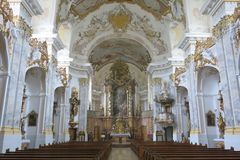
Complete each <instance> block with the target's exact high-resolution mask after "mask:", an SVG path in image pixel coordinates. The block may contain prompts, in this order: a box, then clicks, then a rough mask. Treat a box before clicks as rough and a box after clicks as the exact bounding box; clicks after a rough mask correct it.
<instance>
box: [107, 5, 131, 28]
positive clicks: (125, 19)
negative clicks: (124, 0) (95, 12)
mask: <svg viewBox="0 0 240 160" xmlns="http://www.w3.org/2000/svg"><path fill="white" fill-rule="evenodd" d="M131 20H132V15H131V13H130V12H129V11H128V10H127V9H126V7H125V6H124V5H121V6H120V7H119V10H117V11H115V12H114V13H113V14H111V15H109V22H110V23H111V24H112V27H113V29H114V31H116V32H125V31H126V30H127V27H128V25H129V24H130V23H131Z"/></svg>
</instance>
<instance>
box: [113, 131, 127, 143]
mask: <svg viewBox="0 0 240 160" xmlns="http://www.w3.org/2000/svg"><path fill="white" fill-rule="evenodd" d="M110 135H111V136H112V138H113V142H115V143H127V139H128V138H129V137H130V133H111V134H110Z"/></svg>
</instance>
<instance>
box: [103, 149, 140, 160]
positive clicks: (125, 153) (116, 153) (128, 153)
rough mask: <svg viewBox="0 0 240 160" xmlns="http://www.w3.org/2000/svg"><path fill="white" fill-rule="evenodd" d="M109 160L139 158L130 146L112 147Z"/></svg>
mask: <svg viewBox="0 0 240 160" xmlns="http://www.w3.org/2000/svg"><path fill="white" fill-rule="evenodd" d="M108 160H138V157H137V155H136V154H135V153H134V152H133V151H132V150H131V149H130V148H112V151H111V153H110V156H109V158H108Z"/></svg>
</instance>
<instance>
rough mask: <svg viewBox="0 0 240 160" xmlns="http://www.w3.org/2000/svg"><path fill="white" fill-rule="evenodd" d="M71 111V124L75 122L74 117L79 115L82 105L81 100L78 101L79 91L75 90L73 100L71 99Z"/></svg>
mask: <svg viewBox="0 0 240 160" xmlns="http://www.w3.org/2000/svg"><path fill="white" fill-rule="evenodd" d="M69 102H70V105H71V110H70V122H73V121H74V116H76V115H77V113H78V105H80V100H79V99H78V91H77V89H76V88H73V90H72V95H71V98H70V99H69Z"/></svg>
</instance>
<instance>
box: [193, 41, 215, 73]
mask: <svg viewBox="0 0 240 160" xmlns="http://www.w3.org/2000/svg"><path fill="white" fill-rule="evenodd" d="M214 44H215V42H214V40H213V38H208V39H207V40H205V41H197V42H196V49H195V54H194V62H195V69H196V71H197V70H199V69H201V68H202V67H204V66H205V65H206V64H211V65H216V64H217V59H216V57H215V56H214V55H213V54H212V53H211V52H210V51H208V49H209V48H211V47H212V46H213V45H214ZM204 52H206V53H207V54H205V55H204V54H203V53H204ZM207 56H208V57H207Z"/></svg>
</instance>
